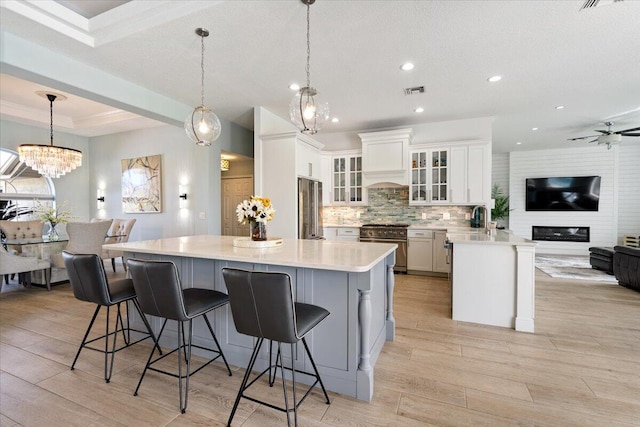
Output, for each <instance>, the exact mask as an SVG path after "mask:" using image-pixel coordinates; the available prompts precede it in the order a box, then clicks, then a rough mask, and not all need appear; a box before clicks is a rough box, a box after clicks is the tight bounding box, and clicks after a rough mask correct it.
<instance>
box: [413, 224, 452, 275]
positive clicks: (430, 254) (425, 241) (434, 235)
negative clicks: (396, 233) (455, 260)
mask: <svg viewBox="0 0 640 427" xmlns="http://www.w3.org/2000/svg"><path fill="white" fill-rule="evenodd" d="M446 235H447V233H446V231H433V230H408V231H407V270H408V271H409V272H412V271H426V272H435V273H448V272H449V262H448V261H449V260H448V258H447V251H446V249H445V247H444V242H445V240H446Z"/></svg>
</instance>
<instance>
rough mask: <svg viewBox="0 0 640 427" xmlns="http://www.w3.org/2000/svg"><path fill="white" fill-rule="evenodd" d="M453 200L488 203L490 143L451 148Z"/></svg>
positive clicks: (489, 195) (465, 202) (489, 196)
mask: <svg viewBox="0 0 640 427" xmlns="http://www.w3.org/2000/svg"><path fill="white" fill-rule="evenodd" d="M450 164H451V202H452V203H464V204H476V205H477V204H487V203H489V201H490V199H491V149H490V147H489V144H486V143H482V144H468V145H461V146H456V147H452V148H451V160H450Z"/></svg>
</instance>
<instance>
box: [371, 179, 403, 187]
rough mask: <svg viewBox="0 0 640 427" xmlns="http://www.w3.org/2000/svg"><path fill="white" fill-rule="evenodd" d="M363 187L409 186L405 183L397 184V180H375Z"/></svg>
mask: <svg viewBox="0 0 640 427" xmlns="http://www.w3.org/2000/svg"><path fill="white" fill-rule="evenodd" d="M365 187H367V188H409V186H408V185H407V184H406V183H404V184H398V183H397V182H390V181H386V182H384V181H383V182H375V183H372V184H368V185H365Z"/></svg>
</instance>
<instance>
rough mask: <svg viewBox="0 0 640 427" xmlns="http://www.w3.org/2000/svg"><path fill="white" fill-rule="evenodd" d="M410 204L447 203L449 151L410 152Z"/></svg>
mask: <svg viewBox="0 0 640 427" xmlns="http://www.w3.org/2000/svg"><path fill="white" fill-rule="evenodd" d="M409 190H410V191H409V203H411V204H442V203H448V202H449V197H450V195H449V149H448V148H444V147H434V148H429V149H422V150H415V151H412V152H411V182H410V189H409Z"/></svg>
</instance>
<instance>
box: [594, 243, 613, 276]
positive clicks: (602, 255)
mask: <svg viewBox="0 0 640 427" xmlns="http://www.w3.org/2000/svg"><path fill="white" fill-rule="evenodd" d="M613 253H614V250H613V248H602V247H597V246H594V247H591V248H589V263H590V264H591V267H592V268H595V269H597V270H602V271H604V272H605V273H607V274H613Z"/></svg>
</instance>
